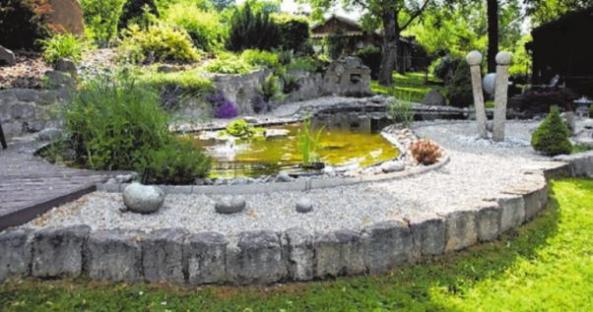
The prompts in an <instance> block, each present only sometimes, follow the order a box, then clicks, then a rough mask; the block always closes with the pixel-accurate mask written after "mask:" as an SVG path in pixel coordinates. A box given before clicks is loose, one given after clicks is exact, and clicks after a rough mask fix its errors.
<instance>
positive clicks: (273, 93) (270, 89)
mask: <svg viewBox="0 0 593 312" xmlns="http://www.w3.org/2000/svg"><path fill="white" fill-rule="evenodd" d="M261 93H262V95H263V96H264V100H265V101H266V102H269V101H282V100H283V99H284V93H283V86H282V82H281V81H280V78H279V77H278V76H276V75H274V74H270V75H269V76H268V77H266V79H264V82H263V84H262V86H261Z"/></svg>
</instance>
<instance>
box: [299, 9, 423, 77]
mask: <svg viewBox="0 0 593 312" xmlns="http://www.w3.org/2000/svg"><path fill="white" fill-rule="evenodd" d="M308 1H309V2H310V4H311V6H312V7H313V9H314V12H313V13H314V16H316V17H318V18H319V17H321V16H322V15H323V12H326V11H328V10H329V9H330V8H332V7H333V6H334V5H336V4H338V3H340V4H342V5H343V6H344V8H346V9H363V10H364V12H365V14H364V16H363V20H364V21H365V23H364V24H365V25H366V26H367V27H375V26H379V25H380V28H381V29H382V31H383V44H382V50H383V53H382V57H381V69H380V70H379V83H380V84H381V85H385V86H388V85H391V84H392V83H393V76H392V72H393V69H394V68H395V66H396V62H397V49H398V43H399V40H400V36H401V32H402V31H404V30H405V29H407V28H408V27H409V26H410V25H412V23H413V22H414V21H415V20H416V19H417V18H418V17H419V16H420V15H421V14H422V13H423V12H424V11H425V10H426V8H427V7H428V6H429V5H430V4H431V0H343V1H340V2H338V0H308ZM373 30H374V29H373Z"/></svg>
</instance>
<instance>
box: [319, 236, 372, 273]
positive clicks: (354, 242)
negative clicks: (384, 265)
mask: <svg viewBox="0 0 593 312" xmlns="http://www.w3.org/2000/svg"><path fill="white" fill-rule="evenodd" d="M313 248H314V250H315V276H316V277H319V278H324V277H328V276H331V277H335V276H340V275H353V274H362V273H365V272H366V265H365V248H364V243H363V240H362V237H361V235H360V233H358V232H355V231H351V230H339V231H335V232H329V233H326V234H323V235H320V236H318V237H317V238H315V240H314V242H313Z"/></svg>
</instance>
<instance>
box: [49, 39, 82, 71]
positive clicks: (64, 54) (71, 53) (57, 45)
mask: <svg viewBox="0 0 593 312" xmlns="http://www.w3.org/2000/svg"><path fill="white" fill-rule="evenodd" d="M41 45H42V46H43V59H44V60H45V61H46V62H47V63H50V64H52V63H55V62H56V61H57V60H59V59H61V58H69V59H71V60H72V61H74V62H79V61H80V60H81V59H82V53H83V52H84V50H85V48H86V43H85V42H84V41H82V40H81V39H78V38H77V37H76V36H74V35H72V34H63V35H62V34H58V35H55V36H53V37H51V38H50V39H46V40H41Z"/></svg>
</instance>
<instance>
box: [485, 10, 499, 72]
mask: <svg viewBox="0 0 593 312" xmlns="http://www.w3.org/2000/svg"><path fill="white" fill-rule="evenodd" d="M487 6H488V9H487V12H488V53H487V61H488V72H490V73H493V72H495V71H496V54H497V53H498V0H487Z"/></svg>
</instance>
